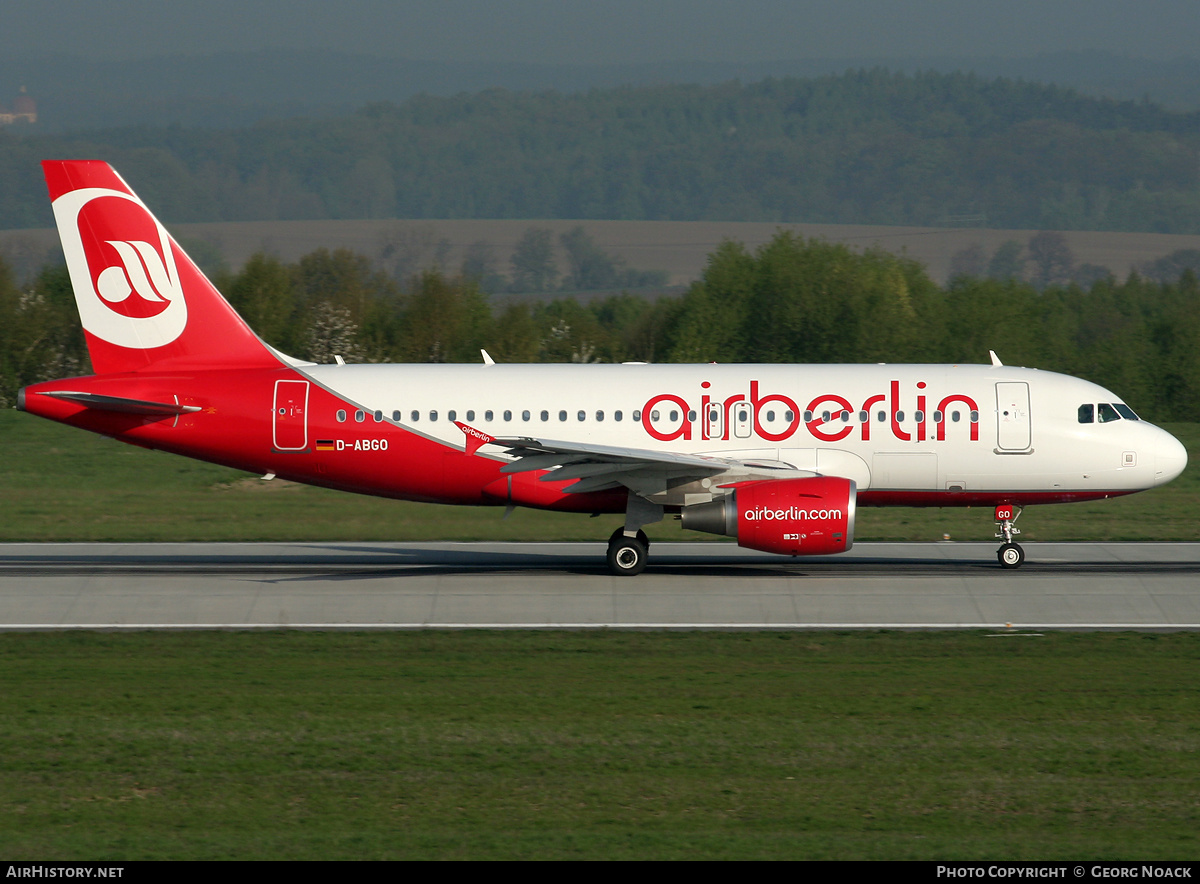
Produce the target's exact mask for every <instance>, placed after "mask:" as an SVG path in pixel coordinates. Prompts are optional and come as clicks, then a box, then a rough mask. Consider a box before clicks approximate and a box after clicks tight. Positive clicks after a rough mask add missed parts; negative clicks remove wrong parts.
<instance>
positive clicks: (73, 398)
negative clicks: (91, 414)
mask: <svg viewBox="0 0 1200 884" xmlns="http://www.w3.org/2000/svg"><path fill="white" fill-rule="evenodd" d="M41 395H43V396H53V397H54V398H55V399H66V400H67V401H68V402H78V403H79V404H80V405H86V406H87V407H88V408H97V409H99V410H101V411H119V412H122V413H123V414H160V415H174V414H190V413H191V412H193V411H199V410H200V406H199V405H180V404H178V403H177V402H147V401H146V400H145V399H126V398H125V397H123V396H101V395H100V394H99V393H76V392H73V391H71V390H52V391H48V392H45V393H42V394H41Z"/></svg>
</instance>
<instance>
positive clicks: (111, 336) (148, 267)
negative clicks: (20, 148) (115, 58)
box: [42, 160, 280, 374]
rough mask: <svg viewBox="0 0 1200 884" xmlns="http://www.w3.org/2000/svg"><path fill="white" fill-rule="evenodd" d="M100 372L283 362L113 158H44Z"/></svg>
mask: <svg viewBox="0 0 1200 884" xmlns="http://www.w3.org/2000/svg"><path fill="white" fill-rule="evenodd" d="M42 169H43V170H44V171H45V174H46V184H47V186H48V187H49V189H50V201H51V203H52V204H53V206H54V220H55V223H56V224H57V225H58V235H59V238H60V239H61V240H62V247H63V253H64V254H65V255H66V258H67V269H68V270H69V271H70V274H71V286H72V287H73V288H74V290H75V302H76V304H77V305H78V307H79V318H80V319H81V320H82V322H83V330H84V333H85V335H86V337H87V345H88V352H89V353H90V355H91V357H92V366H93V368H94V369H95V371H96V373H97V374H112V373H116V372H127V371H142V370H145V369H148V368H151V367H153V369H154V370H156V371H161V370H174V369H188V368H239V367H245V368H252V367H254V368H262V367H274V366H278V365H279V364H280V363H279V360H278V359H277V358H276V357H275V356H274V355H273V353H272V352H271V351H270V350H269V349H268V348H267V346H266V345H265V344H264V343H263V342H262V341H261V340H259V338H258V336H257V335H255V334H254V332H253V331H251V330H250V327H249V326H248V325H246V323H245V322H244V321H243V320H242V318H241V317H240V316H238V315H237V313H236V312H235V311H234V309H233V308H232V307H230V306H229V303H228V302H227V301H226V300H225V299H224V298H223V297H221V294H220V292H218V291H217V290H216V288H214V287H213V285H212V283H210V282H209V281H208V279H206V278H205V276H204V274H203V273H201V272H200V269H199V268H198V267H196V265H195V264H194V263H192V260H191V258H189V257H188V256H187V254H185V253H184V251H183V249H181V248H180V247H179V244H178V243H176V242H175V240H174V239H172V238H171V235H170V234H168V233H167V231H166V229H165V228H163V226H162V224H160V223H159V222H158V219H157V218H155V217H154V215H152V214H151V213H150V210H149V209H147V208H146V206H145V204H144V203H142V201H141V200H140V199H138V198H137V195H136V194H135V193H134V192H133V190H132V189H130V187H129V185H128V184H126V183H125V182H124V180H122V178H121V176H120V175H118V174H117V173H116V172H115V171H114V170H113V168H112V167H111V166H109V165H108V163H105V162H101V161H99V160H46V161H44V162H43V163H42Z"/></svg>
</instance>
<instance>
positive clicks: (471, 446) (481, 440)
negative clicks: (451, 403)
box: [454, 421, 496, 454]
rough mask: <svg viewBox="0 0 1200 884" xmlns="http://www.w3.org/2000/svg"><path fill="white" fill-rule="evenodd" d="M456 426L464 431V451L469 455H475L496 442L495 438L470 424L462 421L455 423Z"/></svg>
mask: <svg viewBox="0 0 1200 884" xmlns="http://www.w3.org/2000/svg"><path fill="white" fill-rule="evenodd" d="M454 425H455V426H456V427H458V428H459V429H460V430H462V431H463V436H464V437H465V439H464V441H463V449H464V450H465V451H466V452H467V454H474V453H475V452H476V451H478V450H479V449H480V447H481V446H483V445H487V444H488V443H489V442H494V441H496V440H495V437H494V436H489V435H488V434H487V433H485V432H483V430H477V429H475V428H474V427H472V426H471V425H470V424H464V423H463V422H462V421H455V422H454Z"/></svg>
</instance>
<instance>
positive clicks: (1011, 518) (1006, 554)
mask: <svg viewBox="0 0 1200 884" xmlns="http://www.w3.org/2000/svg"><path fill="white" fill-rule="evenodd" d="M1022 511H1023V510H1022V508H1021V507H1017V508H1016V512H1015V513H1014V512H1013V507H1011V506H1009V505H1008V504H1003V503H1002V504H1000V506H998V507H996V525H997V527H998V528H999V529H1000V530H999V531H998V532H997V533H996V536H997V537H1002V538H1004V543H1002V544H1000V548H999V549H998V550H996V558H997V560H999V562H1000V567H1002V568H1020V567H1021V565H1023V564H1024V563H1025V550H1023V549H1021V545H1020V544H1019V543H1013V535H1015V534H1020V533H1021V529H1020V528H1018V527H1016V523H1017V519H1019V518H1021V513H1022Z"/></svg>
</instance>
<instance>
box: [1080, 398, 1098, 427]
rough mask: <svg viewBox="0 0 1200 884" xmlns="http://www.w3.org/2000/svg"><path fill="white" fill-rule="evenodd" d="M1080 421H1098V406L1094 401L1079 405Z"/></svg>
mask: <svg viewBox="0 0 1200 884" xmlns="http://www.w3.org/2000/svg"><path fill="white" fill-rule="evenodd" d="M1079 422H1080V423H1081V424H1091V423H1095V422H1096V406H1094V405H1092V403H1090V402H1089V403H1088V404H1087V405H1081V406H1079Z"/></svg>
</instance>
